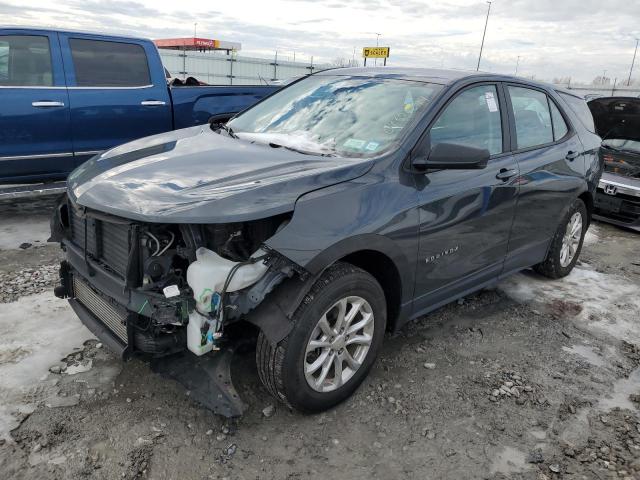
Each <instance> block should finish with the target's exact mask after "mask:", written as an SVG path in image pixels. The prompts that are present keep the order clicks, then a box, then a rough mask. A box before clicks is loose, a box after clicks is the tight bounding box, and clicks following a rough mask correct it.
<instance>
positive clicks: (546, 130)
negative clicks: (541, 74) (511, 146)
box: [509, 87, 553, 149]
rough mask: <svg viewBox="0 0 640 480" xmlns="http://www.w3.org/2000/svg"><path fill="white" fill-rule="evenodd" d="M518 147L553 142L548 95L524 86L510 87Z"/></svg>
mask: <svg viewBox="0 0 640 480" xmlns="http://www.w3.org/2000/svg"><path fill="white" fill-rule="evenodd" d="M509 95H510V97H511V104H512V105H513V116H514V119H515V122H516V137H517V141H518V149H523V148H529V147H536V146H539V145H546V144H548V143H553V127H552V126H551V112H550V111H549V101H548V100H547V95H546V94H545V93H543V92H540V91H538V90H532V89H530V88H524V87H509Z"/></svg>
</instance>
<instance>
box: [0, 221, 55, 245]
mask: <svg viewBox="0 0 640 480" xmlns="http://www.w3.org/2000/svg"><path fill="white" fill-rule="evenodd" d="M50 235H51V233H50V230H49V218H48V217H46V216H42V217H40V216H38V217H36V218H34V217H33V216H20V215H11V216H5V215H2V216H0V250H11V249H17V248H19V247H20V244H22V243H31V244H45V243H46V242H47V238H49V236H50Z"/></svg>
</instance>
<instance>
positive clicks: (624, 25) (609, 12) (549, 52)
mask: <svg viewBox="0 0 640 480" xmlns="http://www.w3.org/2000/svg"><path fill="white" fill-rule="evenodd" d="M486 11H487V4H486V3H485V2H484V1H476V0H472V1H466V0H446V1H438V0H429V1H428V0H351V1H340V0H255V1H249V0H230V1H226V0H219V1H215V2H214V1H211V0H171V1H166V0H115V1H110V0H55V1H50V0H27V1H24V0H22V1H17V0H0V24H8V25H38V26H40V25H43V26H54V27H66V28H73V29H80V30H92V31H93V30H99V31H109V32H115V33H127V34H135V35H139V36H145V37H150V38H162V37H176V36H192V35H193V29H194V25H193V24H194V22H197V23H198V26H197V31H198V36H199V37H206V38H217V39H220V40H230V41H237V42H241V43H242V53H244V54H245V55H258V56H266V55H268V56H271V55H273V53H274V52H275V51H276V50H277V51H278V52H279V53H278V55H279V56H280V57H284V58H286V57H290V58H291V59H292V58H293V53H294V51H295V53H296V60H304V61H308V60H309V58H310V57H311V56H314V63H322V62H328V61H332V60H333V59H335V58H337V57H343V58H346V59H351V58H352V55H353V49H354V47H355V48H356V57H357V58H359V56H360V54H361V48H362V47H363V46H371V45H375V39H376V36H375V34H374V32H378V33H381V34H382V35H381V37H380V45H384V46H390V47H391V58H390V59H389V64H392V65H401V66H426V67H440V66H444V67H445V68H447V67H450V68H467V69H474V70H475V67H476V62H477V60H478V51H479V48H480V41H481V39H482V30H483V28H484V22H485V15H486ZM639 20H640V2H639V1H638V0H495V1H494V2H493V4H492V7H491V17H490V19H489V27H488V30H487V38H486V41H485V50H484V54H483V61H482V66H481V69H483V70H488V71H493V72H500V73H514V71H515V67H516V60H517V57H518V56H520V57H521V59H520V69H519V73H520V74H522V75H526V76H532V75H535V77H536V78H538V79H544V80H551V79H553V78H556V77H569V76H570V77H572V78H573V79H574V80H583V81H589V82H590V81H591V80H592V79H593V78H594V77H596V76H600V75H602V74H603V71H604V70H606V71H607V74H606V75H607V77H611V78H614V77H618V78H619V79H625V81H626V78H627V76H628V74H629V67H630V65H631V59H632V57H633V50H634V47H635V37H636V36H640V24H639ZM639 60H640V59H639ZM639 67H640V66H639ZM637 71H638V75H634V77H637V78H639V79H640V68H638V70H637Z"/></svg>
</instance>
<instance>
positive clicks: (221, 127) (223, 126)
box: [211, 123, 238, 138]
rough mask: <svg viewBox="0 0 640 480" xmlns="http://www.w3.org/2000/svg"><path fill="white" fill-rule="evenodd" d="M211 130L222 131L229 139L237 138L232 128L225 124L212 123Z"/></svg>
mask: <svg viewBox="0 0 640 480" xmlns="http://www.w3.org/2000/svg"><path fill="white" fill-rule="evenodd" d="M211 128H212V129H214V130H224V131H225V132H227V134H228V135H229V136H230V137H231V138H238V136H237V135H236V134H235V132H234V131H233V128H231V127H230V126H228V125H227V124H226V123H217V124H216V123H212V124H211Z"/></svg>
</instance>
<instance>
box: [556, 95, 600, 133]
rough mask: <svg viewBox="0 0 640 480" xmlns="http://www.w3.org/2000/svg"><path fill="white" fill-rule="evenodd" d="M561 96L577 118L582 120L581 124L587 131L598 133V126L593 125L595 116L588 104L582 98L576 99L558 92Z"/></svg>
mask: <svg viewBox="0 0 640 480" xmlns="http://www.w3.org/2000/svg"><path fill="white" fill-rule="evenodd" d="M557 93H558V94H559V95H560V98H562V99H563V100H564V101H565V103H566V104H567V105H569V108H570V109H571V111H572V112H573V113H574V114H575V116H576V117H578V119H579V120H580V122H581V123H582V124H583V125H584V126H585V128H586V129H587V130H589V131H590V132H591V133H596V126H595V124H594V123H593V115H592V114H591V110H589V106H588V105H587V102H586V101H585V100H583V99H581V98H578V97H574V96H573V95H569V94H567V93H563V92H557Z"/></svg>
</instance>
